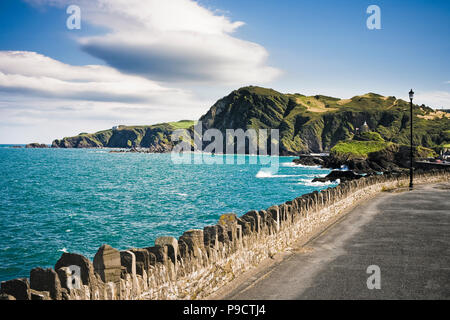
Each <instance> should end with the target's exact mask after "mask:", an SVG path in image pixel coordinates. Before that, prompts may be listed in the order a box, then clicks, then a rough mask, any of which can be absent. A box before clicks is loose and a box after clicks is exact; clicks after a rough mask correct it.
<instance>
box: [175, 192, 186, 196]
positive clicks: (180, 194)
mask: <svg viewBox="0 0 450 320" xmlns="http://www.w3.org/2000/svg"><path fill="white" fill-rule="evenodd" d="M175 194H176V195H177V196H181V197H187V196H188V194H187V193H178V192H177V193H175Z"/></svg>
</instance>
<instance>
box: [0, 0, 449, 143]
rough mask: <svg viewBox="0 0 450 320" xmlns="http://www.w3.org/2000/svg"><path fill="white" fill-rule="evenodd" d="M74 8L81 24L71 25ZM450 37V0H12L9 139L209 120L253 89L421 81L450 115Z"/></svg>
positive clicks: (2, 23)
mask: <svg viewBox="0 0 450 320" xmlns="http://www.w3.org/2000/svg"><path fill="white" fill-rule="evenodd" d="M70 5H77V6H78V7H79V8H80V17H81V19H80V21H81V29H68V28H67V24H66V22H67V19H68V18H70V14H68V13H67V12H66V10H67V8H68V7H69V6H70ZM371 5H376V6H378V7H379V9H380V16H379V17H380V19H379V20H380V23H381V28H380V29H369V28H368V27H367V20H368V19H370V17H371V16H372V14H373V12H370V13H367V9H368V7H369V6H371ZM449 35H450V1H447V0H445V1H438V0H436V1H425V0H423V1H419V0H410V1H400V0H397V1H394V0H389V1H375V0H373V1H361V0H340V1H336V0H277V1H275V0H265V1H260V0H259V1H256V0H245V1H243V0H198V1H193V0H164V1H163V0H1V1H0V144H23V143H29V142H40V143H51V142H52V140H54V139H60V138H63V137H66V136H73V135H76V134H78V133H80V132H96V131H99V130H103V129H106V128H110V127H112V126H115V125H119V124H125V125H139V124H155V123H160V122H165V121H175V120H182V119H198V118H199V117H200V116H201V115H203V114H204V113H206V112H207V110H208V109H209V107H210V106H211V105H213V104H214V102H215V101H217V100H218V99H220V98H222V97H223V96H226V95H228V94H229V93H230V92H231V91H232V90H235V89H237V88H240V87H243V86H247V85H259V86H263V87H269V88H273V89H275V90H277V91H280V92H284V93H301V94H305V95H314V94H324V95H328V96H335V97H339V98H351V97H353V96H356V95H361V94H365V93H367V92H375V93H379V94H382V95H386V96H396V97H397V98H402V99H407V93H408V92H409V90H410V89H411V88H413V89H414V91H415V92H416V95H415V99H414V102H415V103H417V104H426V105H428V106H430V107H433V108H442V107H444V108H447V109H450V62H449V61H450V59H449V58H450V57H449V55H450V54H449V53H450V50H449V49H450V41H449Z"/></svg>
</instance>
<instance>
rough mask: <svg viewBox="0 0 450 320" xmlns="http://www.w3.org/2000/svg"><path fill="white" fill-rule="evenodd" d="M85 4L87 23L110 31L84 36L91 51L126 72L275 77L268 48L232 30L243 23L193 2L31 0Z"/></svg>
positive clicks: (237, 80)
mask: <svg viewBox="0 0 450 320" xmlns="http://www.w3.org/2000/svg"><path fill="white" fill-rule="evenodd" d="M28 2H32V3H34V4H39V5H43V4H48V5H60V6H64V5H69V4H74V3H76V4H78V5H79V6H80V7H81V14H82V19H83V22H84V21H87V22H88V23H90V24H92V25H97V26H101V27H105V28H107V29H108V30H109V33H107V34H104V35H101V36H95V37H88V38H82V39H80V44H81V46H82V48H83V50H85V51H86V52H88V53H90V54H91V55H93V56H95V57H97V58H100V59H102V60H104V61H105V62H106V63H108V64H109V65H110V66H112V67H115V68H117V69H119V70H121V71H124V72H127V73H133V74H139V75H143V76H146V77H147V78H150V79H153V80H159V81H167V82H174V81H177V82H183V83H211V82H213V83H214V84H226V85H235V86H238V85H243V84H249V83H264V82H268V81H271V80H273V79H274V78H276V77H277V76H278V75H279V74H280V73H281V72H280V70H278V69H276V68H273V67H270V66H267V65H266V61H267V58H268V52H267V50H266V49H265V48H264V47H262V46H261V45H259V44H256V43H253V42H250V41H245V40H241V39H239V38H237V37H233V36H232V34H233V32H235V31H236V30H237V29H238V28H239V27H241V26H242V25H243V24H244V23H243V22H239V21H236V22H233V21H231V20H230V19H229V18H227V17H225V16H219V15H215V14H214V13H213V12H211V11H209V10H207V9H205V8H203V7H201V6H200V5H199V4H198V3H197V2H195V1H192V0H170V1H161V0H148V1H142V0H95V1H94V0H79V1H73V0H70V1H69V0H28Z"/></svg>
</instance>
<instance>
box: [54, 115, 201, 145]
mask: <svg viewBox="0 0 450 320" xmlns="http://www.w3.org/2000/svg"><path fill="white" fill-rule="evenodd" d="M193 125H194V122H193V121H188V120H184V121H180V122H171V123H163V124H158V125H153V126H119V127H118V128H115V129H110V130H104V131H100V132H97V133H92V134H88V133H81V134H79V135H78V136H75V137H69V138H64V139H61V140H55V141H53V144H52V147H53V148H99V147H107V148H132V147H138V148H139V147H140V148H148V149H150V151H152V152H168V151H171V150H172V148H173V146H174V144H173V143H172V141H171V139H170V136H171V134H172V132H173V131H174V130H176V129H189V128H191V127H192V126H193Z"/></svg>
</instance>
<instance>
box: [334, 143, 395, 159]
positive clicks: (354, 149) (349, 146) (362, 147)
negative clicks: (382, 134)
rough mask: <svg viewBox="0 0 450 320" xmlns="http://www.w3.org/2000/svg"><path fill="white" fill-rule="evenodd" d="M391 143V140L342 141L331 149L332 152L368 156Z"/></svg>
mask: <svg viewBox="0 0 450 320" xmlns="http://www.w3.org/2000/svg"><path fill="white" fill-rule="evenodd" d="M389 145H390V143H389V142H383V141H340V142H339V143H338V144H337V145H335V146H334V147H333V148H332V149H331V152H334V153H340V154H342V153H345V154H351V155H353V156H359V157H367V156H368V154H369V153H371V152H377V151H381V150H383V149H385V148H386V147H388V146H389Z"/></svg>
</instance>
